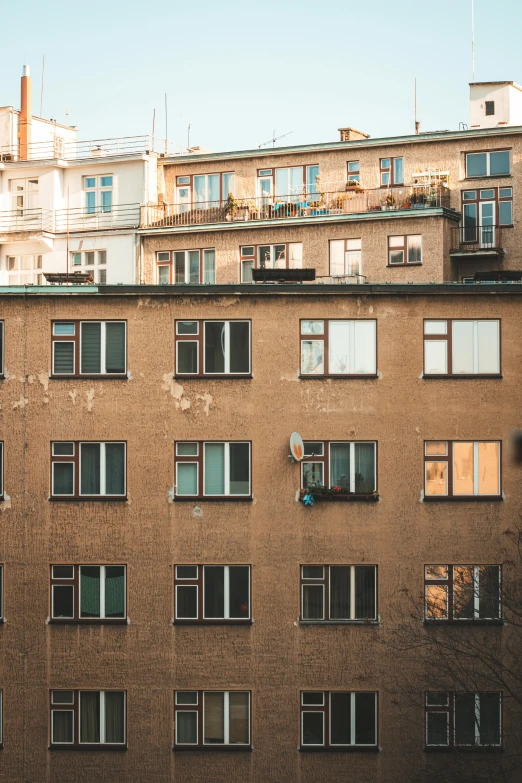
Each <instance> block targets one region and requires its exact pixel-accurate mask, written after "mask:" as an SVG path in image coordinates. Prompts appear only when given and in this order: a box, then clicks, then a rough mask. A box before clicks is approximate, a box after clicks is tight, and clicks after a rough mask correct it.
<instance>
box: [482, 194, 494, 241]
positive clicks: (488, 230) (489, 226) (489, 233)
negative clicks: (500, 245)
mask: <svg viewBox="0 0 522 783" xmlns="http://www.w3.org/2000/svg"><path fill="white" fill-rule="evenodd" d="M479 210H480V211H479V226H480V229H479V231H480V236H479V242H480V247H483V248H494V247H495V202H494V201H480V202H479Z"/></svg>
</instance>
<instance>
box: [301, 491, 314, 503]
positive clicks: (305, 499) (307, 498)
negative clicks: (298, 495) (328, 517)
mask: <svg viewBox="0 0 522 783" xmlns="http://www.w3.org/2000/svg"><path fill="white" fill-rule="evenodd" d="M303 503H304V505H305V506H313V505H314V498H313V495H311V494H310V493H309V492H307V493H306V495H305V496H304V497H303Z"/></svg>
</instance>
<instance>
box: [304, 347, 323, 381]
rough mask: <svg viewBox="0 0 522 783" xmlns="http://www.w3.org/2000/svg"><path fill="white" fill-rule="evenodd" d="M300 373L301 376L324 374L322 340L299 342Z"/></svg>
mask: <svg viewBox="0 0 522 783" xmlns="http://www.w3.org/2000/svg"><path fill="white" fill-rule="evenodd" d="M301 373H302V374H303V375H323V374H324V342H323V340H301Z"/></svg>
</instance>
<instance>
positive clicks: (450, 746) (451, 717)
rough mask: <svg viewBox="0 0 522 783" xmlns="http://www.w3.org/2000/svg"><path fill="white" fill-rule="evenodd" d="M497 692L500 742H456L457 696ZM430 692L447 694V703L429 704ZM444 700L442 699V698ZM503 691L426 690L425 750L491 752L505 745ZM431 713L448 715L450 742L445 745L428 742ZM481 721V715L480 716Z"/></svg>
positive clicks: (439, 694) (440, 694) (440, 695)
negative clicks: (483, 743)
mask: <svg viewBox="0 0 522 783" xmlns="http://www.w3.org/2000/svg"><path fill="white" fill-rule="evenodd" d="M485 693H488V694H495V695H497V696H498V697H499V705H498V706H499V717H500V743H499V744H496V745H481V744H480V743H475V744H473V745H464V744H456V742H455V701H456V697H458V696H459V695H471V694H474V695H475V697H477V696H479V697H480V696H481V695H482V694H485ZM430 694H436V696H438V697H442V696H444V695H446V704H440V705H438V704H428V701H429V699H430ZM440 700H441V701H442V699H440ZM503 701H504V700H503V693H502V691H469V692H466V691H462V692H461V691H425V699H424V714H425V718H424V726H425V728H424V743H425V744H424V748H425V750H429V751H447V750H451V751H454V750H455V748H458V749H463V750H465V749H473V750H476V751H481V752H488V751H489V752H491V751H495V750H501V749H502V745H503V730H502V729H503V725H504V720H503ZM430 713H443V714H444V713H445V714H447V716H448V722H447V737H448V742H447V744H445V745H435V744H434V745H429V744H428V715H429V714H430ZM479 722H480V717H479ZM475 732H476V728H475Z"/></svg>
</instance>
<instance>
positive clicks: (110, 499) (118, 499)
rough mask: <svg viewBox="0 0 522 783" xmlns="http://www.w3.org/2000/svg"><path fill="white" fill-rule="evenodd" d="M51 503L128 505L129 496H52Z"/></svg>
mask: <svg viewBox="0 0 522 783" xmlns="http://www.w3.org/2000/svg"><path fill="white" fill-rule="evenodd" d="M49 501H50V502H51V503H126V502H127V495H125V496H119V495H107V496H105V497H104V496H103V495H100V496H98V495H90V496H89V497H76V496H74V497H73V496H72V495H69V496H67V497H60V496H58V495H51V496H50V497H49Z"/></svg>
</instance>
